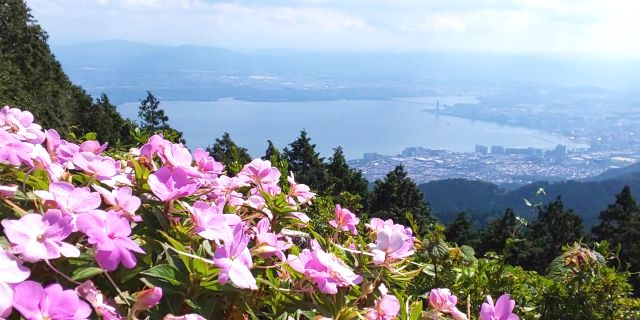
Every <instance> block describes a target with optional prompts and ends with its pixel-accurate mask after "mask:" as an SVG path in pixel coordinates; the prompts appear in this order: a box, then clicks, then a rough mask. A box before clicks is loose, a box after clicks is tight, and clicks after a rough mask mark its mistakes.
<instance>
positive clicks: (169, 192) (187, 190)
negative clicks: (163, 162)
mask: <svg viewBox="0 0 640 320" xmlns="http://www.w3.org/2000/svg"><path fill="white" fill-rule="evenodd" d="M147 182H148V183H149V187H151V191H152V192H153V194H154V195H156V197H158V199H160V200H161V201H163V202H169V201H172V200H176V199H178V198H181V197H186V196H188V195H191V194H193V193H194V192H196V189H197V188H198V185H197V184H195V183H193V181H192V180H191V178H190V177H189V175H188V174H187V172H186V171H185V169H183V168H181V167H178V168H169V167H162V168H160V169H159V170H158V171H156V172H155V173H153V174H151V175H150V176H149V179H148V180H147Z"/></svg>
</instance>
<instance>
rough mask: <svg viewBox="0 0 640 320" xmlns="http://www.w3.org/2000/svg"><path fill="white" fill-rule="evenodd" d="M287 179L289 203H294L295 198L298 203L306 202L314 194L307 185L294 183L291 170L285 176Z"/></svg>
mask: <svg viewBox="0 0 640 320" xmlns="http://www.w3.org/2000/svg"><path fill="white" fill-rule="evenodd" d="M287 181H288V182H289V190H290V191H289V198H288V199H289V203H291V204H292V205H295V201H293V199H294V198H295V199H296V200H297V201H298V203H299V204H303V203H308V202H310V201H311V199H313V197H315V196H316V194H315V193H313V192H311V189H309V186H307V185H306V184H302V183H296V181H295V178H294V176H293V172H291V175H290V176H289V177H287Z"/></svg>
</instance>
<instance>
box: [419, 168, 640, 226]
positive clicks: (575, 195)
mask: <svg viewBox="0 0 640 320" xmlns="http://www.w3.org/2000/svg"><path fill="white" fill-rule="evenodd" d="M630 171H631V170H630ZM625 185H628V186H629V187H630V188H631V191H632V194H633V196H634V197H635V198H638V197H640V173H638V172H633V171H631V173H628V174H622V175H616V176H615V178H611V179H604V180H596V181H563V182H555V183H550V182H536V183H532V184H529V185H526V186H523V187H520V188H518V189H515V190H512V191H505V190H501V189H500V188H499V187H498V186H496V185H494V184H491V183H488V182H482V181H469V180H464V179H447V180H440V181H432V182H429V183H425V184H421V185H420V190H421V191H422V193H423V194H424V196H425V199H426V200H427V201H428V202H429V204H430V206H431V209H432V212H433V214H434V215H435V216H436V217H438V218H439V219H440V220H441V221H442V222H444V223H448V222H451V221H453V219H455V217H456V215H457V214H458V213H460V212H466V213H467V214H468V215H469V216H470V218H471V220H472V221H474V223H477V224H478V225H479V226H484V225H486V223H488V222H489V221H490V220H491V219H492V218H494V217H495V216H497V215H500V214H502V213H503V212H504V210H505V209H507V208H513V209H514V211H515V212H516V213H517V214H518V215H519V216H522V217H525V218H527V219H533V218H535V214H536V213H535V211H534V210H532V209H531V207H530V206H527V204H526V202H525V199H526V200H528V201H530V202H531V203H548V202H550V201H553V200H555V199H556V198H557V197H561V198H562V201H563V203H564V204H565V206H566V207H567V208H572V209H573V210H574V211H575V212H576V213H577V214H578V215H579V216H580V217H581V218H582V219H583V222H584V225H585V226H586V227H587V228H590V227H591V226H593V225H594V224H596V223H597V220H598V214H599V212H600V211H601V210H603V209H605V208H606V207H607V205H608V204H610V203H612V202H613V201H615V195H616V194H617V193H619V192H620V190H622V188H623V187H624V186H625ZM540 188H543V189H544V192H545V194H538V195H536V193H537V191H538V190H539V189H540Z"/></svg>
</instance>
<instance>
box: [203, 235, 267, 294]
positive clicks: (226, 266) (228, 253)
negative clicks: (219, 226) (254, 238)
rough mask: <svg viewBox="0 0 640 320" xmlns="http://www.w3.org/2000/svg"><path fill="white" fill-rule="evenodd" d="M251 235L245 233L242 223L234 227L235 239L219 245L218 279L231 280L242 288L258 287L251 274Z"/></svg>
mask: <svg viewBox="0 0 640 320" xmlns="http://www.w3.org/2000/svg"><path fill="white" fill-rule="evenodd" d="M248 243H249V236H248V235H246V234H245V233H244V229H243V226H242V224H238V225H236V227H235V228H234V229H233V239H228V240H226V241H225V242H224V246H222V247H218V249H216V252H215V254H214V259H213V261H215V264H216V266H217V267H218V268H220V273H219V274H218V281H219V282H220V283H221V284H225V283H227V282H228V281H229V280H231V283H233V285H234V286H236V287H238V288H241V289H252V290H256V289H258V285H257V284H256V279H255V278H254V277H253V274H251V271H250V269H251V267H252V266H253V262H252V261H251V253H250V252H249V249H248V248H247V244H248Z"/></svg>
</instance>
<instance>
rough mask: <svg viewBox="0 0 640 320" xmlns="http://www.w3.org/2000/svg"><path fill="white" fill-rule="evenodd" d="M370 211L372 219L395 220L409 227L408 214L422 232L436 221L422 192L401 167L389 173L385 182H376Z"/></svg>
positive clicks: (371, 196) (371, 197)
mask: <svg viewBox="0 0 640 320" xmlns="http://www.w3.org/2000/svg"><path fill="white" fill-rule="evenodd" d="M368 209H369V213H370V214H371V216H372V217H377V218H381V219H393V221H394V222H395V223H400V224H404V225H409V221H408V220H407V218H406V213H407V212H408V213H410V214H411V215H413V217H414V219H415V221H416V223H417V224H418V226H419V227H420V229H421V230H426V228H428V226H429V225H430V224H431V223H433V222H434V221H435V220H434V218H433V217H432V216H431V212H430V209H429V206H428V205H427V203H426V201H425V199H424V196H423V194H422V192H420V189H418V186H416V184H415V182H413V180H411V178H409V177H408V176H407V172H406V171H405V170H404V167H403V166H401V165H399V166H397V167H396V168H395V169H394V170H393V171H391V172H389V173H388V174H387V176H386V177H385V178H384V180H377V181H376V182H375V187H374V189H373V191H372V192H371V195H370V199H369V206H368Z"/></svg>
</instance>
